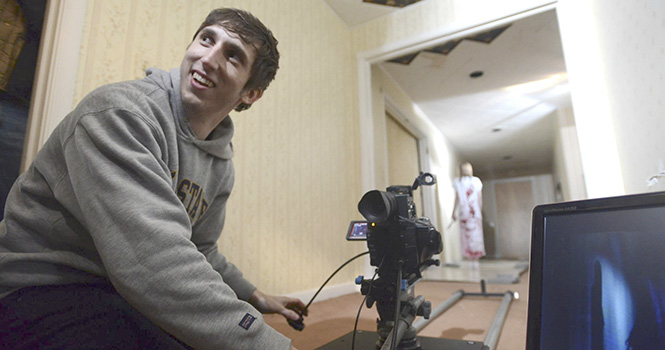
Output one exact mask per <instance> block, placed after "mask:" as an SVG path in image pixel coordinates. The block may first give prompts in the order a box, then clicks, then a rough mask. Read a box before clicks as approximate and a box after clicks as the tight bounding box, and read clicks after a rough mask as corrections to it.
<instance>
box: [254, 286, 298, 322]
mask: <svg viewBox="0 0 665 350" xmlns="http://www.w3.org/2000/svg"><path fill="white" fill-rule="evenodd" d="M249 303H250V304H252V306H254V307H255V308H256V309H257V310H259V311H260V312H261V313H263V314H280V315H282V316H284V317H286V318H287V319H289V320H293V321H297V320H298V319H299V318H300V313H303V315H304V316H307V310H305V303H303V302H302V300H300V299H296V298H289V297H284V296H273V295H265V294H263V293H261V292H260V291H259V290H258V289H257V290H255V291H254V293H252V296H251V297H250V298H249Z"/></svg>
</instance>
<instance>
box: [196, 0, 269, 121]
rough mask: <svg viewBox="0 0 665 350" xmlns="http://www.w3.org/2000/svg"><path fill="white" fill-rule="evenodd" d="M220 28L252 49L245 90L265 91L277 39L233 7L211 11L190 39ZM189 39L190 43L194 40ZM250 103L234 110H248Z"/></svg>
mask: <svg viewBox="0 0 665 350" xmlns="http://www.w3.org/2000/svg"><path fill="white" fill-rule="evenodd" d="M216 24H218V25H221V26H222V27H224V29H226V30H228V31H230V32H232V33H234V34H237V35H238V36H239V37H240V39H242V41H244V42H246V43H248V44H250V45H252V46H253V47H254V48H255V49H256V59H255V60H254V64H253V65H252V70H251V74H250V77H249V80H248V81H247V84H245V87H244V88H245V89H246V90H251V89H259V90H261V91H265V90H266V89H267V88H268V85H269V84H270V82H271V81H272V80H273V79H275V74H277V69H278V68H279V52H278V51H277V39H275V37H274V36H273V35H272V32H271V31H270V29H268V28H267V27H266V26H265V25H263V23H261V21H259V19H258V18H256V17H254V15H252V14H251V13H249V12H247V11H244V10H238V9H233V8H219V9H215V10H212V11H211V12H210V13H209V14H208V17H206V19H205V21H203V23H201V26H199V29H197V30H196V33H195V34H194V39H196V36H197V35H198V34H199V32H200V31H201V30H202V29H203V28H205V27H208V26H211V25H216ZM194 39H193V40H194ZM250 106H251V104H245V103H242V102H241V103H240V104H239V105H238V106H237V107H236V111H238V112H240V111H242V110H245V109H248V108H249V107H250Z"/></svg>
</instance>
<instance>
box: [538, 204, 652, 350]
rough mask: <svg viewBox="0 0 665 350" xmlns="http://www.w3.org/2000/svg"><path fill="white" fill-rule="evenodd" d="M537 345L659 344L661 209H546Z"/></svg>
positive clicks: (633, 349)
mask: <svg viewBox="0 0 665 350" xmlns="http://www.w3.org/2000/svg"><path fill="white" fill-rule="evenodd" d="M544 243H545V244H544V253H543V257H544V259H543V284H542V288H543V292H542V298H543V299H542V310H541V311H542V328H541V339H540V341H541V344H540V346H541V349H543V350H561V349H573V350H575V349H584V350H587V349H589V350H595V349H605V350H613V349H626V350H641V349H649V350H653V349H665V328H664V325H665V209H664V208H642V209H630V210H615V211H604V212H587V213H572V214H564V215H554V216H549V217H546V221H545V236H544Z"/></svg>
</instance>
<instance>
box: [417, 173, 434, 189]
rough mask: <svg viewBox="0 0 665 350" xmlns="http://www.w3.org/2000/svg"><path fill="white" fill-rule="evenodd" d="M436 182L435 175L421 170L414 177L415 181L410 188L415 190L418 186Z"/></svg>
mask: <svg viewBox="0 0 665 350" xmlns="http://www.w3.org/2000/svg"><path fill="white" fill-rule="evenodd" d="M435 183H436V176H434V175H432V174H430V173H423V172H422V171H421V172H420V175H418V177H416V181H414V182H413V186H411V190H412V191H413V190H417V189H418V187H420V186H432V185H434V184H435Z"/></svg>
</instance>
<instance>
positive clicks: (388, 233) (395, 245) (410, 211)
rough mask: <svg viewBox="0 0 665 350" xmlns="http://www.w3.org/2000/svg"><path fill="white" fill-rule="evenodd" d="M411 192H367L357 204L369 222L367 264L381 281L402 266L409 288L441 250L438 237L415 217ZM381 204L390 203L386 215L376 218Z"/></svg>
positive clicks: (403, 189) (404, 188)
mask: <svg viewBox="0 0 665 350" xmlns="http://www.w3.org/2000/svg"><path fill="white" fill-rule="evenodd" d="M411 191H412V190H411V187H410V186H390V187H388V188H387V190H386V192H380V191H370V192H368V193H367V194H365V196H363V199H362V200H361V201H360V203H359V204H358V207H359V210H360V211H361V213H362V214H363V216H365V218H366V219H368V221H369V224H368V228H367V248H368V249H369V252H370V254H369V255H370V264H371V265H372V266H376V267H378V268H379V271H378V274H379V276H380V277H381V278H392V277H395V276H396V272H397V269H399V268H400V266H401V270H402V276H403V279H405V280H406V281H407V284H408V285H411V284H413V283H415V282H416V281H417V280H418V279H420V278H421V277H422V275H421V272H422V270H424V269H425V268H427V267H428V266H429V265H431V264H433V263H435V262H434V261H433V260H431V257H432V256H433V255H434V254H438V253H440V252H441V250H442V248H443V243H442V241H441V234H440V233H439V232H438V231H437V230H436V229H435V228H434V227H433V226H432V224H431V223H430V221H429V219H427V218H418V217H417V215H416V205H415V203H414V201H413V196H412V193H411ZM379 199H380V200H381V201H379ZM381 203H384V205H385V203H389V204H388V205H387V207H388V209H387V210H386V211H385V213H386V214H387V215H385V214H383V213H380V215H376V214H377V211H376V208H377V207H379V208H380V206H381ZM381 214H383V215H381Z"/></svg>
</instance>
